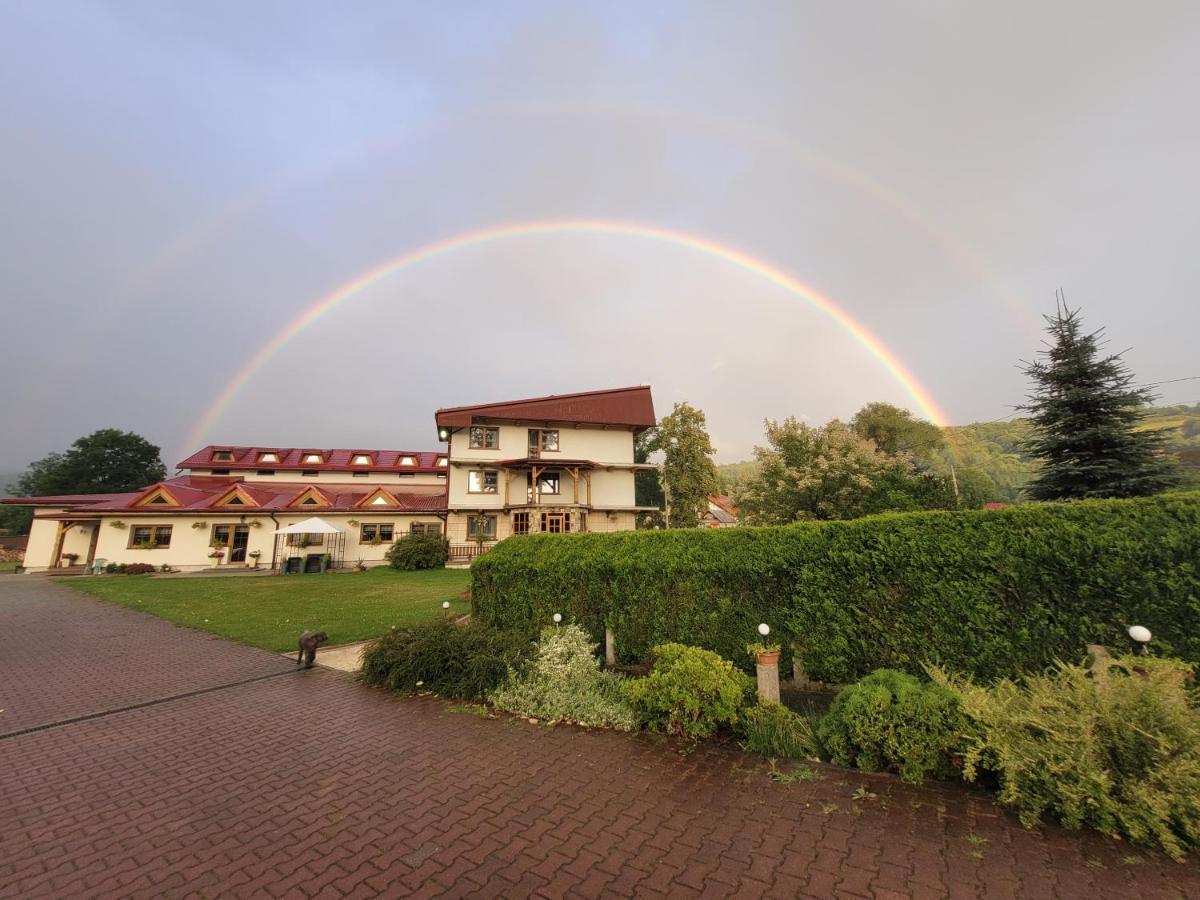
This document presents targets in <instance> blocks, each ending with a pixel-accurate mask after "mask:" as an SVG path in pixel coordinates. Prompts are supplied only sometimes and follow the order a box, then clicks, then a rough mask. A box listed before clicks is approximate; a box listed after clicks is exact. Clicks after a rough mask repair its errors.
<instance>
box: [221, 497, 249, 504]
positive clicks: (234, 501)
mask: <svg viewBox="0 0 1200 900" xmlns="http://www.w3.org/2000/svg"><path fill="white" fill-rule="evenodd" d="M224 505H225V506H245V505H246V504H245V502H243V500H242V498H241V497H239V496H238V495H237V494H234V495H233V496H232V497H230V498H229V499H228V500H226V501H225V503H224Z"/></svg>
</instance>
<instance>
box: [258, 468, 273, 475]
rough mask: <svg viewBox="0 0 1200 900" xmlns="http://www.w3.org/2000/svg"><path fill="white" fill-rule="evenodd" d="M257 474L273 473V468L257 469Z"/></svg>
mask: <svg viewBox="0 0 1200 900" xmlns="http://www.w3.org/2000/svg"><path fill="white" fill-rule="evenodd" d="M258 474H259V475H274V474H275V470H274V469H259V470H258Z"/></svg>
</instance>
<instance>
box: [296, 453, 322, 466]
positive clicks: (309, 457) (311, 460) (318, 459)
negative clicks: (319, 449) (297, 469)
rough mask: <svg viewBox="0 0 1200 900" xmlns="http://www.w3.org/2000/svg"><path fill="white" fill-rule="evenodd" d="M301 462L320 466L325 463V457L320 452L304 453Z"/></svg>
mask: <svg viewBox="0 0 1200 900" xmlns="http://www.w3.org/2000/svg"><path fill="white" fill-rule="evenodd" d="M301 462H303V463H307V464H308V465H312V466H322V465H324V464H325V457H324V456H322V455H321V454H320V453H305V454H304V459H302V460H301Z"/></svg>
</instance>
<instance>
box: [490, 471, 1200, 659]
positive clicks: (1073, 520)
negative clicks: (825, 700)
mask: <svg viewBox="0 0 1200 900" xmlns="http://www.w3.org/2000/svg"><path fill="white" fill-rule="evenodd" d="M471 573H472V592H473V596H474V598H475V615H476V616H478V617H479V618H481V619H483V620H484V621H486V622H490V623H493V624H502V625H505V626H506V627H513V626H516V627H523V628H528V627H531V624H532V623H534V622H545V621H547V620H548V619H549V617H550V615H551V613H554V612H560V611H561V612H562V613H564V614H565V615H567V616H568V617H569V618H570V620H571V621H574V622H578V623H580V624H581V625H583V626H584V627H585V628H586V629H587V630H588V632H589V633H590V634H591V635H592V636H593V638H595V639H597V640H599V639H600V636H601V635H602V634H603V633H604V628H605V627H606V626H607V627H609V628H611V629H612V630H613V633H614V636H615V638H616V644H617V650H618V652H619V653H620V654H621V657H622V659H624V660H634V659H640V658H645V657H646V655H647V654H648V653H649V651H650V648H651V647H653V646H654V645H655V644H661V643H666V642H668V641H676V642H681V643H686V644H692V645H696V646H701V647H706V648H708V649H711V650H714V651H716V652H718V653H720V654H721V655H722V656H724V657H726V658H727V659H732V660H736V661H738V662H739V664H741V665H743V666H744V667H746V668H747V669H748V668H749V665H750V662H749V660H747V659H746V658H745V656H744V653H743V648H744V647H745V645H746V641H747V640H752V639H753V638H754V635H755V628H756V626H757V625H758V623H759V622H768V623H770V625H771V628H772V632H771V634H772V639H775V638H778V639H779V640H780V643H782V644H783V646H784V653H785V659H784V660H783V663H784V665H785V666H786V665H787V664H788V657H787V654H788V653H789V650H788V647H789V645H790V644H791V643H792V642H793V641H794V642H796V644H797V646H798V648H799V650H798V652H799V653H800V655H801V661H802V663H803V665H804V668H805V670H806V671H807V672H808V674H809V675H810V676H812V677H813V678H816V679H818V680H821V681H829V682H837V683H846V682H850V681H854V680H856V679H858V678H861V677H862V676H863V675H866V674H867V673H869V672H871V671H872V670H874V669H877V668H885V667H886V668H896V669H900V670H902V671H910V672H916V671H919V670H920V666H921V665H922V664H923V663H925V662H931V663H939V664H942V665H944V666H947V667H948V668H950V669H951V670H953V671H957V672H964V673H970V674H972V675H974V676H975V677H977V678H980V679H988V680H990V679H994V678H999V677H1003V676H1015V675H1017V674H1019V673H1021V672H1022V671H1041V670H1042V669H1044V668H1046V667H1047V666H1048V665H1051V664H1052V663H1053V661H1054V660H1055V659H1056V658H1066V659H1073V658H1075V657H1076V656H1078V655H1079V654H1081V653H1082V652H1083V648H1084V647H1085V646H1086V645H1087V644H1091V643H1098V644H1108V645H1110V646H1117V645H1121V646H1123V645H1124V644H1125V643H1126V640H1127V639H1126V637H1125V629H1126V628H1127V627H1128V626H1129V625H1130V624H1131V623H1134V622H1136V623H1139V624H1142V625H1145V626H1147V627H1148V628H1150V629H1151V631H1153V632H1154V635H1155V644H1154V648H1155V650H1156V651H1158V652H1160V653H1165V654H1170V655H1174V656H1179V657H1182V658H1184V659H1187V660H1190V661H1193V662H1200V629H1197V628H1196V626H1195V622H1196V619H1197V616H1200V494H1198V493H1190V494H1166V495H1161V496H1158V497H1150V498H1144V499H1138V500H1094V501H1084V502H1078V503H1031V504H1022V505H1019V506H1014V507H1010V508H1008V509H1003V510H978V511H974V510H972V511H963V512H920V513H902V514H889V515H881V516H873V517H869V518H865V519H856V520H854V521H849V522H821V523H818V522H812V523H802V524H797V525H788V526H781V527H776V528H712V529H709V528H680V529H672V530H670V531H637V532H623V533H618V534H580V535H530V536H529V537H528V538H523V539H522V540H519V541H502V542H500V544H499V545H498V546H497V547H495V548H494V549H493V550H491V551H490V552H489V553H487V554H486V555H485V556H483V557H481V558H480V559H477V560H476V561H475V562H474V564H473V565H472V567H471ZM564 598H566V599H565V600H564Z"/></svg>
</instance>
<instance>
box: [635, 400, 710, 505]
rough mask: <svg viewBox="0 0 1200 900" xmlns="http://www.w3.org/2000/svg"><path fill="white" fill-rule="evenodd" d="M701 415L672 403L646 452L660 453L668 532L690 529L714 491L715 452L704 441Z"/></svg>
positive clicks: (704, 427)
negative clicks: (661, 454) (661, 456)
mask: <svg viewBox="0 0 1200 900" xmlns="http://www.w3.org/2000/svg"><path fill="white" fill-rule="evenodd" d="M706 425H707V422H706V420H705V418H704V413H703V412H702V411H701V410H699V409H696V407H694V406H692V405H691V404H690V403H686V402H684V403H676V404H675V409H674V410H672V412H671V414H670V415H669V416H664V417H663V419H662V421H661V422H659V423H658V430H657V433H656V434H655V435H654V437H653V439H652V440H651V441H650V442H648V444H647V449H648V450H649V452H651V453H653V452H654V451H656V450H661V451H662V453H663V491H664V493H665V495H666V496H665V499H666V504H667V512H668V515H667V526H668V527H669V528H692V527H695V526H696V525H699V524H700V517H701V516H702V515H703V514H704V513H705V512H706V511H707V510H708V498H709V496H711V495H712V494H715V493H716V492H717V490H718V481H717V469H716V466H715V465H713V461H712V456H713V454H714V453H715V452H716V451H715V450H714V449H713V445H712V441H711V440H710V439H709V437H708V430H707V427H706Z"/></svg>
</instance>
